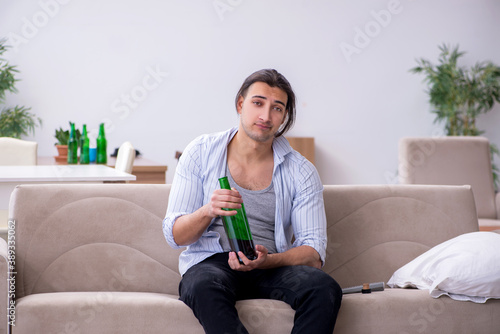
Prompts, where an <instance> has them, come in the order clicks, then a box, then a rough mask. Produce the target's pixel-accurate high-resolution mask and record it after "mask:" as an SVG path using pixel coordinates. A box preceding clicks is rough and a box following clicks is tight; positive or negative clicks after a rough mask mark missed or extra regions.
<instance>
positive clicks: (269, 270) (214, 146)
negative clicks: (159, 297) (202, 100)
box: [163, 69, 342, 334]
mask: <svg viewBox="0 0 500 334" xmlns="http://www.w3.org/2000/svg"><path fill="white" fill-rule="evenodd" d="M235 103H236V110H237V113H238V114H239V125H238V127H234V128H232V129H229V130H227V131H225V132H221V133H215V134H210V135H203V136H200V137H198V138H197V139H195V140H194V141H193V142H191V143H190V144H189V145H188V147H187V148H186V149H185V150H184V152H183V154H182V156H181V158H180V160H179V164H178V166H177V169H176V173H175V177H174V180H173V183H172V189H171V192H170V198H169V203H168V209H167V214H166V217H165V219H164V222H163V232H164V235H165V238H166V240H167V242H168V243H169V245H170V246H172V247H174V248H179V247H182V246H187V248H186V250H184V251H183V252H182V254H181V256H180V258H179V270H180V273H181V275H182V281H181V283H180V287H179V292H180V299H181V300H182V301H183V302H184V303H186V304H187V305H188V306H189V307H190V308H191V309H192V310H193V312H194V315H195V316H196V317H197V318H198V320H199V321H200V323H201V325H202V326H203V328H204V330H205V332H206V333H215V334H220V333H248V332H247V330H246V329H245V328H244V326H243V324H242V323H241V321H240V319H239V318H238V314H237V310H236V308H235V303H236V301H237V300H241V299H253V298H270V299H277V300H282V301H284V302H286V303H288V304H289V305H290V306H291V307H292V308H293V309H294V310H295V311H296V313H295V320H294V328H293V331H292V332H293V333H328V334H331V333H332V332H333V328H334V326H335V321H336V318H337V314H338V311H339V308H340V304H341V300H342V292H341V289H340V287H339V285H338V284H337V282H336V281H335V280H334V279H332V278H331V277H330V276H329V275H327V274H326V273H324V272H323V271H322V270H321V269H320V268H321V266H322V264H323V263H324V260H325V255H326V217H325V210H324V204H323V185H322V183H321V180H320V178H319V175H318V173H317V171H316V169H315V167H314V166H313V165H312V163H310V162H309V161H307V160H306V159H305V158H304V157H303V156H301V155H300V154H299V153H297V152H296V151H294V150H293V149H292V148H291V147H290V145H289V144H288V141H287V140H286V139H285V138H284V137H283V136H282V135H283V134H284V133H285V132H286V131H287V130H288V129H290V127H291V126H292V125H293V122H294V120H295V95H294V92H293V90H292V88H291V86H290V84H289V82H288V81H287V79H286V78H285V77H284V76H283V75H281V74H280V73H278V72H277V71H276V70H267V69H266V70H261V71H257V72H255V73H253V74H252V75H250V76H249V77H248V78H247V79H246V80H245V81H244V83H243V85H242V87H241V88H240V90H239V92H238V94H237V95H236V101H235ZM223 176H228V178H229V182H230V184H231V187H232V189H231V190H224V189H219V187H218V184H219V183H218V179H219V178H220V177H223ZM243 202H244V203H245V209H246V212H247V215H248V221H249V224H250V229H251V231H252V235H253V238H254V241H255V244H256V246H255V248H256V253H257V258H256V259H254V260H249V259H248V258H247V257H246V256H245V255H244V254H243V253H241V252H239V253H238V254H236V253H234V252H231V248H230V246H229V241H228V238H227V236H226V234H225V232H224V227H223V223H222V219H221V216H230V215H234V214H236V211H234V210H230V211H227V210H223V208H228V209H237V208H240V207H241V204H242V203H243ZM292 236H293V237H295V241H294V243H293V245H292V243H291V239H292ZM239 259H241V262H240V260H239Z"/></svg>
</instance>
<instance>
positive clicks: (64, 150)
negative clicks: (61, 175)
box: [54, 145, 68, 164]
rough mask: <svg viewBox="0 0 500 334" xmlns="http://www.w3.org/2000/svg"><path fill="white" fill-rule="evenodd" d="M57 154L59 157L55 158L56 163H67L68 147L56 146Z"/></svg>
mask: <svg viewBox="0 0 500 334" xmlns="http://www.w3.org/2000/svg"><path fill="white" fill-rule="evenodd" d="M56 148H57V153H58V154H59V155H57V156H55V157H54V158H55V159H56V162H57V163H58V164H67V163H68V145H56Z"/></svg>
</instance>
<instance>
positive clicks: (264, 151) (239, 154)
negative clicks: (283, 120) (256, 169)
mask: <svg viewBox="0 0 500 334" xmlns="http://www.w3.org/2000/svg"><path fill="white" fill-rule="evenodd" d="M228 151H229V152H230V154H231V156H232V158H236V159H237V160H238V161H239V162H241V163H246V164H252V163H259V162H260V161H265V160H267V159H269V158H271V157H272V156H273V141H272V140H270V141H267V142H258V141H256V140H253V139H252V138H250V137H248V136H246V135H245V133H244V131H241V130H239V131H238V132H237V133H236V135H235V136H234V137H233V139H232V140H231V142H230V143H229V145H228Z"/></svg>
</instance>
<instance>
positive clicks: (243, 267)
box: [228, 245, 268, 271]
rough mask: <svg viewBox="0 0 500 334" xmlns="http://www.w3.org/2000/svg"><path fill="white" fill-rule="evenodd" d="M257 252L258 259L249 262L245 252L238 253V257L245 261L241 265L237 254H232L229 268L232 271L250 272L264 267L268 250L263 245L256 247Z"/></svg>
mask: <svg viewBox="0 0 500 334" xmlns="http://www.w3.org/2000/svg"><path fill="white" fill-rule="evenodd" d="M255 251H256V252H257V258H256V259H255V260H249V259H248V258H247V257H246V256H245V254H243V252H238V256H239V257H240V259H241V261H243V264H241V263H240V261H239V260H238V256H236V253H235V252H230V253H229V260H228V263H229V266H230V267H231V269H233V270H238V271H250V270H254V269H259V268H262V267H264V263H265V262H266V260H267V256H268V250H267V248H266V247H264V246H262V245H255Z"/></svg>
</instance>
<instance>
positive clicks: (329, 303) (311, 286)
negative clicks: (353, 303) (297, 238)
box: [255, 266, 342, 334]
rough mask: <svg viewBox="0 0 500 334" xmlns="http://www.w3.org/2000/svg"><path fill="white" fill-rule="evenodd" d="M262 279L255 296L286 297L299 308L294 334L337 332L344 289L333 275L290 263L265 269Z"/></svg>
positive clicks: (261, 274)
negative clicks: (336, 326)
mask: <svg viewBox="0 0 500 334" xmlns="http://www.w3.org/2000/svg"><path fill="white" fill-rule="evenodd" d="M259 282H260V284H259V288H258V292H257V296H256V297H255V298H270V299H277V300H282V301H284V302H286V303H287V304H289V305H290V306H291V307H292V308H293V309H294V310H295V318H294V327H293V330H292V333H315V334H321V333H325V334H332V333H333V329H334V327H335V322H336V320H337V315H338V312H339V309H340V304H341V302H342V289H341V288H340V286H339V285H338V283H337V282H336V281H335V280H334V279H333V278H332V277H331V276H330V275H328V274H326V273H325V272H323V271H322V270H320V269H316V268H312V267H309V266H288V267H281V268H276V269H271V270H263V271H261V272H260V277H259Z"/></svg>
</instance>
